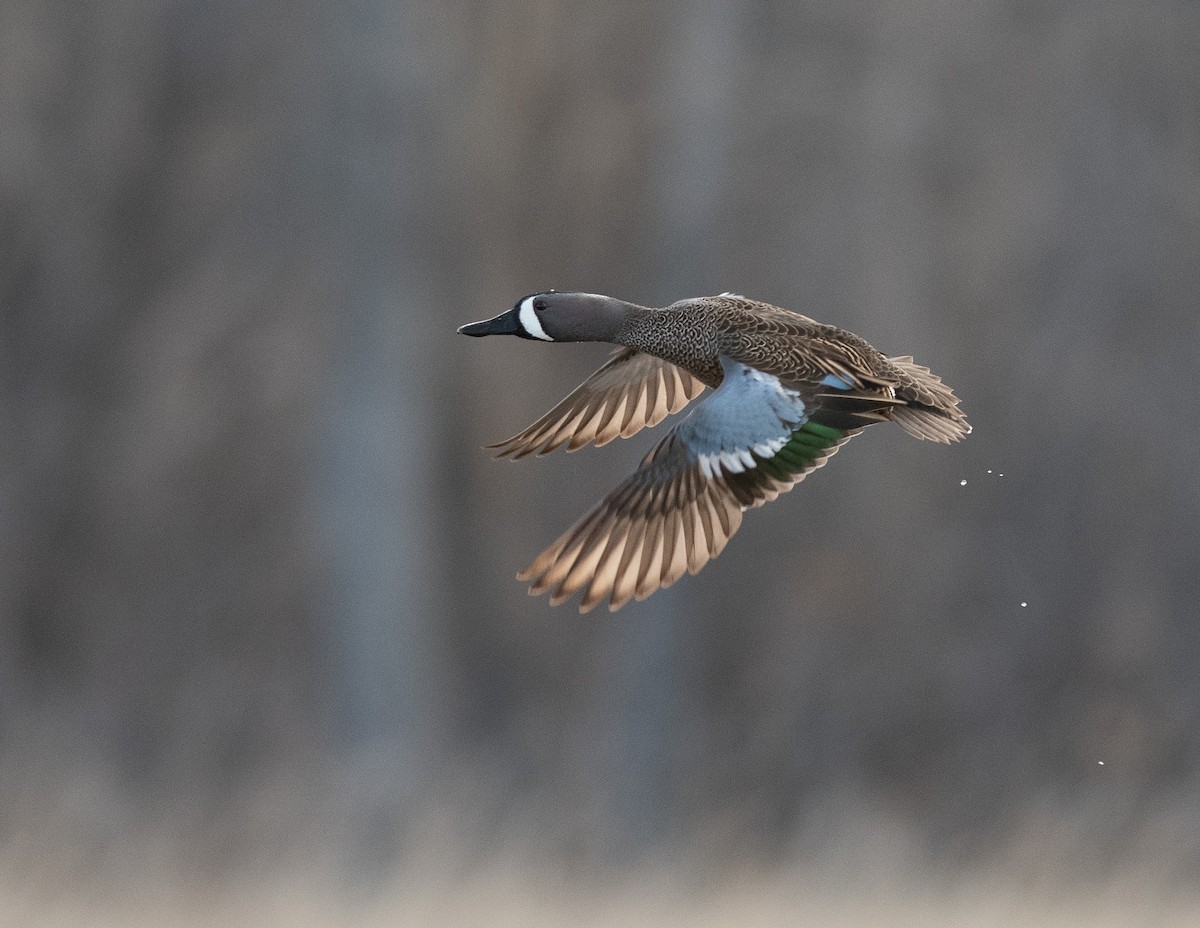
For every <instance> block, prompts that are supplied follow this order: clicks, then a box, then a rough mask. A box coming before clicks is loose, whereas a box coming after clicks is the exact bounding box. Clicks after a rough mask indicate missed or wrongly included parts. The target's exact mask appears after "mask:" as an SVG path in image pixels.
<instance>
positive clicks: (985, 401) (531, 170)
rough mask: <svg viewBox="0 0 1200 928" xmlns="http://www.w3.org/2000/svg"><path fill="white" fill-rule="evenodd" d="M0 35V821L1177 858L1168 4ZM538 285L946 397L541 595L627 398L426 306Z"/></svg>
mask: <svg viewBox="0 0 1200 928" xmlns="http://www.w3.org/2000/svg"><path fill="white" fill-rule="evenodd" d="M0 39H2V40H3V48H4V51H3V53H0V255H3V259H2V260H0V312H2V313H3V316H2V325H3V329H2V331H3V337H2V339H0V350H2V364H0V644H2V647H0V738H2V741H0V744H2V745H3V755H2V760H0V829H3V833H4V834H5V835H6V846H7V847H8V848H9V849H10V853H12V854H13V855H14V856H15V857H17V858H20V859H23V860H28V859H29V858H28V855H29V854H31V853H33V851H34V849H37V853H38V854H42V855H44V859H51V858H53V859H58V858H60V857H61V858H63V859H65V860H66V861H67V864H66V865H67V866H74V865H75V864H77V865H78V866H80V867H90V866H93V865H96V864H97V861H99V862H103V861H105V860H108V859H109V858H108V857H107V856H106V855H108V854H109V853H110V849H111V848H113V847H117V846H120V845H121V842H123V841H130V840H136V836H138V835H145V834H154V835H158V836H160V838H159V841H160V843H156V844H154V845H153V846H154V847H155V848H156V849H158V850H162V848H170V849H173V850H170V851H169V853H174V854H177V855H178V860H179V861H180V867H182V868H184V869H189V868H194V869H196V870H197V871H198V872H208V871H210V870H211V871H216V872H220V871H221V870H222V868H223V867H226V866H230V865H231V863H232V862H244V861H246V860H256V859H260V858H262V857H270V856H271V855H273V854H277V853H282V852H283V851H286V852H287V853H288V854H292V855H298V856H300V857H305V856H306V855H310V856H311V857H312V858H313V859H317V860H329V861H331V862H332V865H333V866H335V867H336V868H340V869H345V870H347V871H349V872H352V873H360V872H365V873H368V874H369V873H371V872H377V870H378V869H384V870H386V869H387V868H390V867H392V866H395V865H396V861H397V860H401V859H403V858H404V855H405V853H406V851H408V850H411V849H413V848H423V847H426V846H427V844H428V842H430V841H432V840H434V839H433V838H431V834H432V833H434V832H436V834H437V835H438V837H437V839H436V840H437V841H439V842H441V843H443V844H446V845H454V846H457V847H461V848H464V849H467V850H466V855H467V857H468V858H470V857H471V856H472V855H478V856H479V857H486V856H488V855H490V854H494V853H504V852H505V849H508V848H513V847H519V848H521V849H522V850H523V851H527V852H529V853H531V854H532V855H533V856H534V857H535V858H537V859H543V858H544V859H550V860H556V861H559V862H560V864H563V862H566V863H565V864H563V865H566V866H575V865H580V866H586V867H592V866H595V865H599V864H622V863H627V862H628V861H630V860H634V861H636V860H639V859H642V857H643V856H644V855H646V854H649V853H661V852H664V849H666V851H665V852H666V853H669V854H673V853H680V854H685V855H690V856H689V858H688V859H693V858H698V859H701V860H703V861H706V862H708V863H711V864H713V865H716V866H724V865H726V864H730V863H733V862H736V861H744V860H745V859H747V855H749V859H754V860H762V861H766V862H771V861H779V860H785V859H787V860H790V859H795V858H797V857H799V858H801V859H805V858H807V857H810V856H811V857H812V858H814V859H821V858H822V857H824V856H826V855H828V854H834V855H835V856H836V855H837V854H842V855H845V854H848V853H849V852H847V851H846V850H845V845H846V843H847V842H849V843H851V844H853V845H854V846H855V847H860V849H861V848H865V849H867V850H869V845H870V844H871V841H872V838H871V836H872V835H873V834H876V833H877V831H876V829H877V827H879V828H882V827H884V826H885V825H886V827H887V828H893V827H900V828H902V829H903V830H904V831H905V833H906V834H908V835H910V839H909V840H911V842H912V847H915V848H916V849H917V851H918V853H920V854H921V855H924V858H925V859H926V860H927V861H929V862H931V864H932V865H933V866H936V867H941V866H945V867H957V866H961V865H974V864H977V863H980V862H983V864H984V865H986V864H987V862H988V861H993V860H1003V861H1007V862H1008V863H1009V864H1010V865H1015V866H1017V867H1024V868H1026V869H1027V870H1028V871H1029V872H1038V871H1039V870H1040V869H1041V868H1043V867H1045V866H1051V867H1055V868H1058V869H1059V870H1060V871H1062V872H1064V873H1065V874H1066V875H1068V876H1072V877H1082V878H1086V877H1087V876H1088V875H1089V874H1093V873H1095V872H1103V871H1104V870H1105V868H1109V867H1112V866H1115V865H1117V864H1119V863H1120V862H1122V861H1125V860H1128V859H1138V860H1143V859H1144V860H1149V861H1153V862H1154V864H1153V866H1154V868H1155V872H1156V873H1157V874H1158V875H1159V876H1161V877H1163V878H1164V879H1167V880H1172V879H1176V878H1183V877H1184V876H1186V874H1188V873H1194V871H1195V867H1196V866H1197V865H1200V798H1198V797H1200V737H1198V736H1197V731H1198V725H1200V687H1198V686H1197V683H1196V681H1197V680H1198V679H1200V622H1197V615H1196V602H1197V599H1198V598H1200V578H1198V574H1197V567H1198V566H1200V559H1198V555H1200V536H1198V532H1197V525H1198V524H1200V479H1198V478H1197V471H1196V461H1197V457H1198V454H1200V432H1198V430H1197V428H1196V425H1195V414H1194V412H1193V411H1192V410H1191V404H1190V403H1189V402H1188V401H1187V400H1186V396H1187V395H1188V393H1189V391H1190V389H1191V386H1192V384H1193V382H1194V380H1195V378H1196V376H1197V374H1200V322H1198V321H1197V320H1198V315H1197V312H1196V310H1197V296H1196V295H1197V293H1200V260H1198V259H1200V158H1198V157H1197V153H1198V152H1200V118H1198V114H1200V108H1198V105H1197V101H1200V9H1198V8H1197V6H1196V5H1195V4H1194V3H1191V2H1187V0H1149V2H1145V3H1140V4H1129V3H1123V2H1114V0H1104V2H1098V3H1087V4H1078V3H1072V2H1069V0H1057V2H1048V3H1041V4H1034V3H1027V2H1019V0H1013V2H982V0H971V2H965V3H964V2H961V0H954V2H951V0H919V2H914V3H908V4H893V3H889V2H884V0H850V2H846V0H839V2H833V0H807V2H804V3H792V2H771V0H759V2H753V3H744V4H741V3H726V2H720V0H705V2H702V3H700V4H698V5H695V6H692V5H682V4H680V5H675V4H662V5H648V4H640V3H631V2H628V0H616V2H613V3H605V4H582V3H571V2H547V0H528V2H520V0H514V2H505V3H482V2H471V0H461V2H460V0H450V2H445V3H432V2H430V3H420V2H406V0H401V2H400V3H383V2H351V3H348V4H339V5H329V4H322V3H314V2H309V0H301V2H299V3H293V4H283V3H276V2H270V0H263V2H260V3H255V4H245V3H241V2H231V0H216V2H213V3H208V4H198V3H189V2H176V3H169V2H164V0H117V2H106V3H76V4H66V3H35V2H30V0H15V2H11V3H8V4H6V5H5V6H3V8H2V9H0ZM551 287H553V288H558V289H577V290H590V291H598V292H606V293H611V294H613V295H616V296H620V297H623V298H627V299H631V300H635V301H637V302H641V303H645V304H649V305H664V304H665V303H668V302H670V301H672V300H674V299H677V298H680V297H684V296H694V295H701V294H706V293H714V292H719V291H723V290H733V291H737V292H741V293H746V294H748V295H751V296H754V297H756V298H760V299H765V300H769V301H771V302H774V303H777V304H779V305H782V306H787V307H790V308H794V309H797V310H800V311H803V312H805V313H808V314H810V315H813V316H815V317H817V318H819V319H822V320H826V321H830V322H835V323H837V324H839V325H843V326H845V327H847V328H850V329H852V330H854V331H856V332H858V333H860V334H861V335H863V336H864V337H866V338H868V339H870V340H871V341H873V342H874V343H875V344H877V345H878V346H879V347H880V348H881V349H883V350H886V351H889V352H891V353H895V354H900V353H912V354H914V355H916V357H917V359H918V360H920V361H922V362H923V363H927V364H929V365H930V366H932V367H933V368H934V369H935V371H937V372H938V373H940V374H941V375H943V376H944V377H945V379H946V380H947V382H949V383H951V384H952V385H953V386H954V387H955V388H956V390H957V391H958V393H959V395H960V396H962V397H963V398H964V405H965V408H966V409H967V410H968V412H969V414H970V416H971V420H972V422H973V423H974V425H975V433H974V434H973V435H972V436H971V438H970V439H969V440H968V441H967V442H966V443H964V444H963V445H961V446H956V447H953V448H942V447H934V446H929V445H922V444H919V443H916V442H913V441H911V440H909V439H906V438H905V436H903V435H902V434H901V433H900V432H899V430H896V429H882V428H881V429H878V430H872V431H871V432H870V433H868V435H867V436H865V437H864V438H862V439H859V440H858V441H856V442H855V443H854V444H852V445H851V446H849V448H847V449H846V450H845V451H843V452H842V453H841V454H840V455H839V456H838V458H837V459H836V460H835V461H834V462H833V463H832V464H831V466H830V467H828V468H827V469H825V470H823V471H822V472H820V473H819V474H818V475H816V476H815V477H814V478H813V479H812V480H810V481H808V482H806V483H805V484H803V485H802V486H801V487H799V488H798V489H797V491H796V492H794V493H792V494H791V495H790V496H788V497H786V498H784V499H783V500H781V501H780V502H778V503H776V504H773V505H772V506H770V507H767V508H766V509H764V510H763V511H761V512H755V513H753V514H752V515H751V516H749V517H748V518H747V520H746V523H745V525H744V526H743V528H742V531H741V533H740V535H739V536H738V538H737V539H736V540H735V541H734V543H733V544H732V545H731V546H730V548H729V550H728V551H727V552H726V553H725V554H724V555H723V556H722V558H721V559H720V560H719V561H717V562H716V563H715V564H713V565H711V566H710V567H709V568H708V569H707V570H705V572H704V573H703V574H701V575H700V576H698V577H695V578H688V579H686V580H685V581H683V582H681V583H680V584H678V585H677V586H675V587H674V588H672V589H671V590H669V591H667V592H664V593H661V594H659V595H658V596H656V597H654V598H653V599H651V600H649V601H648V602H646V603H644V604H642V605H640V606H635V607H630V608H628V609H626V610H625V611H623V612H621V613H620V614H619V615H617V616H608V615H607V614H592V615H589V616H587V617H586V618H582V619H581V618H580V617H579V616H577V615H576V614H575V613H574V612H572V611H569V608H567V607H564V608H562V609H558V610H551V609H550V608H548V606H547V605H546V603H545V601H544V600H531V599H528V598H527V597H526V596H525V593H524V591H523V589H522V588H521V586H520V585H519V584H517V583H515V582H513V580H512V574H513V573H514V572H515V571H516V569H518V568H519V567H520V566H522V565H523V564H524V563H525V562H526V561H527V560H528V559H529V557H530V556H531V555H533V554H534V553H536V552H537V551H538V550H540V547H541V546H542V545H544V544H545V543H547V542H549V541H550V540H551V539H552V538H553V537H554V536H555V535H556V534H557V533H558V531H560V530H561V529H562V528H564V527H565V526H566V525H567V524H568V523H570V522H571V521H573V520H574V519H575V518H576V517H577V516H578V515H579V514H581V513H582V512H583V511H584V509H585V507H586V506H588V505H590V503H591V502H593V501H594V500H595V499H598V498H599V497H600V496H601V495H602V494H603V492H604V491H605V490H606V489H607V488H609V487H610V486H612V485H614V484H615V483H616V482H617V480H618V479H620V477H622V476H623V475H624V474H625V473H627V472H628V471H629V470H630V469H631V468H632V466H633V465H634V462H635V461H636V460H637V459H638V458H639V457H640V455H641V454H642V453H644V451H645V449H646V448H647V447H648V446H649V445H650V443H651V442H653V441H654V440H655V436H653V435H649V436H639V437H638V438H635V439H633V440H632V441H630V442H629V443H628V444H626V443H619V444H617V445H613V446H609V447H608V448H605V449H603V450H602V451H592V452H585V453H583V454H580V455H578V456H571V457H567V456H565V455H555V456H553V457H550V458H546V459H542V460H536V461H530V462H523V463H521V464H520V465H511V464H508V463H506V462H498V461H495V460H492V459H491V458H490V456H489V455H488V453H486V452H485V451H483V450H480V447H479V446H480V445H481V444H483V443H484V442H485V441H490V440H496V439H498V438H501V437H503V436H505V435H508V434H510V433H511V432H512V431H515V430H516V429H517V428H519V427H521V426H523V425H525V424H527V422H529V421H532V419H533V418H535V417H536V416H537V415H539V414H540V413H541V412H543V411H544V410H545V409H546V408H548V407H549V406H550V405H551V404H552V403H553V402H554V401H555V400H556V399H558V398H559V397H560V396H561V395H563V394H564V393H565V392H566V391H567V390H568V389H569V388H570V387H571V386H573V385H574V384H575V383H576V382H577V381H578V380H581V379H582V378H583V377H584V376H586V374H587V373H589V372H590V371H591V370H592V369H593V367H595V366H597V365H598V363H599V362H600V359H601V358H602V357H603V355H604V351H603V349H601V348H598V347H597V346H565V347H554V348H546V347H545V346H539V345H535V344H530V343H528V342H523V341H518V340H515V339H511V340H500V339H493V340H489V341H487V342H475V341H468V340H467V339H463V338H459V337H458V336H456V335H455V334H454V328H455V326H456V325H458V324H461V323H463V322H466V321H470V320H474V319H478V318H482V317H484V316H487V315H492V314H494V313H496V312H499V311H500V310H502V309H505V308H507V307H508V306H510V305H511V304H512V302H513V300H514V299H516V298H517V297H518V296H520V295H521V294H524V293H528V292H532V291H537V290H542V289H549V288H551ZM631 446H633V447H631ZM1001 474H1002V475H1003V476H1001ZM962 480H966V481H967V482H966V484H965V486H964V485H961V481H962ZM1100 762H1103V764H1101V763H1100ZM438 823H440V824H438ZM897 823H898V824H897ZM431 829H433V830H434V831H433V832H431ZM163 834H166V835H167V836H168V837H167V838H161V836H162V835H163ZM131 836H133V837H132V838H131ZM847 836H849V837H847ZM180 847H183V848H186V849H185V850H178V848H180ZM831 848H832V849H834V850H831ZM839 848H840V850H838V849H839ZM157 852H158V851H157V850H156V853H157ZM864 852H866V851H865V850H864ZM850 856H851V857H852V856H853V855H850ZM839 859H840V858H839ZM72 861H74V862H75V864H72ZM1047 861H1049V864H1047ZM572 862H573V863H572ZM1014 862H1015V863H1014ZM30 866H33V865H30Z"/></svg>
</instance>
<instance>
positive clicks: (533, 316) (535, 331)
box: [517, 296, 554, 342]
mask: <svg viewBox="0 0 1200 928" xmlns="http://www.w3.org/2000/svg"><path fill="white" fill-rule="evenodd" d="M517 319H518V321H519V322H520V323H521V328H523V329H524V330H525V331H526V332H527V333H528V334H530V335H532V336H533V337H534V338H540V339H541V340H542V341H544V342H552V341H554V339H552V338H551V337H550V336H549V335H547V334H546V330H545V329H543V328H542V323H541V321H540V320H539V319H538V317H537V313H536V312H534V311H533V297H531V296H527V297H525V299H523V300H522V301H521V310H520V312H518V313H517Z"/></svg>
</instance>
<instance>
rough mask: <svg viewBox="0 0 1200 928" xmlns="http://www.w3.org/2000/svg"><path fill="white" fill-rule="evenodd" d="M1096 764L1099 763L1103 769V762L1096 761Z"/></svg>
mask: <svg viewBox="0 0 1200 928" xmlns="http://www.w3.org/2000/svg"><path fill="white" fill-rule="evenodd" d="M1096 763H1098V764H1099V765H1100V766H1101V767H1103V766H1104V761H1102V760H1098V761H1096Z"/></svg>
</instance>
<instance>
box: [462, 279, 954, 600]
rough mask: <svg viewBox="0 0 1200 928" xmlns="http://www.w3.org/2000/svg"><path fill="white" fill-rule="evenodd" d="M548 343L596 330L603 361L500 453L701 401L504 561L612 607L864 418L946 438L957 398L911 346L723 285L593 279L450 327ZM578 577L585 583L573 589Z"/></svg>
mask: <svg viewBox="0 0 1200 928" xmlns="http://www.w3.org/2000/svg"><path fill="white" fill-rule="evenodd" d="M458 331H459V332H461V333H463V334H464V335H477V336H478V335H517V336H520V337H522V338H531V339H541V340H543V341H548V342H589V341H590V342H596V341H598V342H609V343H612V344H615V345H620V346H621V347H620V348H618V350H617V351H616V352H615V353H614V354H613V355H612V357H611V358H609V360H608V363H606V364H605V365H604V366H603V367H601V368H600V369H599V370H598V371H596V373H594V374H592V376H591V377H589V378H588V379H587V380H585V381H584V382H583V383H582V384H580V385H579V386H578V387H577V388H576V389H575V390H574V391H573V392H572V393H571V394H570V395H569V396H567V397H566V399H564V400H563V401H562V402H561V403H559V404H558V405H557V406H555V407H554V408H553V409H551V410H550V411H549V412H548V413H546V415H544V416H542V418H540V419H538V420H537V421H536V422H535V423H533V425H531V426H529V428H527V429H525V430H524V431H522V432H519V433H518V434H516V435H514V436H513V437H512V438H509V439H507V440H506V441H502V442H500V443H499V444H496V445H492V446H491V447H493V448H497V449H499V451H498V454H499V456H501V457H511V458H521V457H524V456H525V455H527V454H530V453H531V452H535V451H536V452H537V453H538V454H546V453H547V452H549V451H553V450H554V449H555V448H558V447H560V446H562V445H566V447H567V450H568V451H575V450H577V449H579V448H581V447H583V446H584V445H586V444H588V443H589V442H591V443H595V444H596V445H597V446H600V445H603V444H606V443H607V442H610V441H612V440H613V439H614V438H616V437H617V436H618V435H620V436H621V437H622V438H628V437H629V436H630V435H633V434H634V433H635V432H637V431H639V430H640V429H643V428H645V427H647V426H652V425H656V424H657V423H659V422H660V421H662V419H663V418H665V417H666V416H667V415H668V414H670V413H673V412H677V411H678V410H680V409H682V408H683V407H684V406H685V405H686V404H687V403H688V401H689V400H692V399H694V398H695V397H696V396H698V395H699V394H700V393H701V391H702V390H703V389H704V388H705V387H706V386H708V387H713V388H714V392H713V393H712V395H711V396H709V397H708V398H707V399H705V400H704V402H702V403H701V404H700V405H698V406H697V407H696V408H695V409H694V410H693V411H692V412H691V413H690V414H689V415H688V416H687V417H686V418H684V419H683V420H682V421H681V422H680V423H679V424H678V425H676V426H675V427H674V428H673V429H672V430H671V431H670V432H669V433H668V434H667V435H666V437H665V438H664V439H663V440H662V441H661V442H660V443H659V444H658V445H657V446H656V447H655V448H654V450H653V451H651V452H650V453H649V454H648V455H646V457H645V459H644V460H643V461H642V463H641V466H640V467H638V469H637V470H636V471H635V472H634V474H633V475H632V476H631V477H629V479H627V480H626V481H625V482H624V483H622V484H621V485H620V486H618V487H617V488H616V489H615V490H613V491H612V492H611V493H609V494H608V496H606V497H605V498H604V499H603V500H601V501H600V503H599V504H598V505H597V506H596V507H595V508H594V509H593V510H592V511H591V512H589V513H588V514H587V515H586V516H584V517H583V519H582V520H580V521H579V522H578V523H576V524H575V525H574V526H573V527H572V528H570V529H568V530H567V531H566V532H565V533H564V534H563V535H562V537H561V538H559V539H558V540H557V541H556V542H554V544H552V545H551V546H550V547H549V548H547V549H546V550H545V551H543V552H542V553H541V554H540V555H539V556H538V557H537V559H536V560H535V561H534V562H533V563H532V564H530V565H529V566H528V567H526V568H525V569H524V570H522V571H521V572H520V573H519V574H517V579H518V580H525V581H530V584H531V585H530V587H529V592H530V594H531V595H537V594H539V593H544V592H546V591H547V590H550V591H552V592H551V603H553V604H556V605H557V604H558V603H560V602H562V601H563V600H564V599H566V598H567V597H569V596H570V595H571V594H573V593H575V592H577V591H578V590H584V594H583V598H582V601H581V602H580V606H579V609H580V611H581V612H587V611H588V610H589V609H591V608H592V607H593V606H595V605H596V603H598V602H599V601H600V600H602V599H604V598H605V597H608V600H609V606H608V607H609V609H611V610H614V611H615V610H617V609H620V608H621V606H623V605H625V603H627V602H629V600H630V599H633V598H636V599H644V598H646V597H647V596H649V595H650V594H651V593H653V592H654V591H655V590H657V589H659V588H660V587H665V586H670V585H671V584H672V583H674V582H675V581H676V580H678V579H679V578H680V577H681V576H683V573H684V571H689V572H691V573H693V574H694V573H696V572H697V571H699V570H700V568H701V567H703V566H704V565H705V564H707V563H708V562H709V561H710V560H712V559H713V558H714V557H716V556H717V555H718V554H720V553H721V550H722V549H723V548H724V547H725V544H726V542H728V541H729V539H730V538H731V537H732V536H733V533H734V532H736V531H737V530H738V527H739V526H740V525H741V521H742V513H743V512H745V511H746V510H747V509H750V508H752V507H755V506H761V505H762V504H763V503H766V502H769V501H770V500H773V499H775V497H777V496H778V495H779V494H780V493H785V492H787V491H788V490H790V489H791V488H792V487H794V486H795V485H796V484H797V483H799V482H800V481H801V480H803V479H804V478H805V477H806V476H808V474H809V473H811V472H812V471H814V470H816V469H817V468H818V467H820V466H821V465H823V464H824V463H825V462H826V461H827V460H828V459H829V456H830V455H832V454H833V453H834V452H835V451H837V449H838V448H840V447H841V446H842V444H844V443H845V442H846V441H847V440H849V439H850V438H851V437H853V436H854V435H857V434H858V433H859V432H860V431H862V430H863V428H865V427H866V426H868V425H872V424H874V423H876V422H889V421H890V422H895V423H896V424H897V425H899V426H900V427H901V428H903V429H904V430H905V431H906V432H908V433H909V434H910V435H914V436H916V437H917V438H922V439H927V440H930V441H938V442H951V441H958V440H959V439H961V438H963V437H964V436H966V435H967V434H968V433H969V432H970V431H971V427H970V426H969V425H968V424H967V420H966V416H964V415H963V412H962V410H960V409H959V408H958V402H959V401H958V397H956V396H955V395H954V393H953V391H951V390H950V388H949V387H947V386H946V385H945V384H943V383H942V381H941V379H940V378H938V377H936V376H935V375H933V374H932V373H930V371H929V369H928V368H926V367H922V366H920V365H919V364H914V363H913V359H912V358H911V357H900V358H888V357H885V356H884V355H883V354H881V353H880V352H879V351H877V350H876V349H875V348H873V347H871V346H870V345H869V344H867V343H866V342H865V341H863V340H862V339H861V338H859V337H858V336H857V335H854V334H852V333H850V332H847V331H845V330H844V329H839V328H836V327H834V326H831V325H823V324H821V323H819V322H816V321H814V320H812V319H809V318H808V317H807V316H801V315H800V314H798V313H793V312H789V311H788V310H786V309H780V308H779V307H777V306H771V305H769V304H767V303H760V302H757V301H756V300H749V299H746V298H745V297H742V296H737V295H736V294H732V293H723V294H721V295H720V296H709V297H699V298H697V299H691V300H681V301H679V302H678V303H673V304H672V305H670V306H668V307H666V308H665V309H649V308H647V307H645V306H636V305H634V304H632V303H624V302H622V301H621V300H616V299H613V298H612V297H607V296H600V295H597V294H593V293H555V292H554V291H550V292H547V293H535V294H533V295H531V296H527V297H522V298H521V299H520V300H518V301H517V303H516V305H515V306H514V307H513V308H512V309H510V310H509V311H508V312H505V313H501V314H500V315H499V316H496V317H495V318H494V319H488V320H487V321H485V322H473V323H471V324H470V325H464V326H462V327H461V328H460V329H459V330H458ZM585 588H586V589H585Z"/></svg>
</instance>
